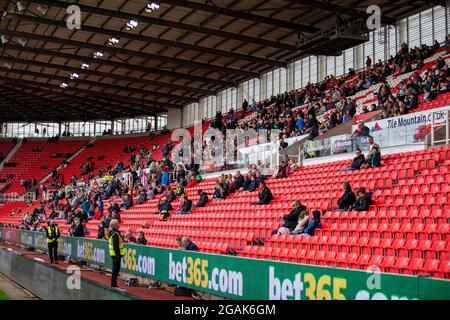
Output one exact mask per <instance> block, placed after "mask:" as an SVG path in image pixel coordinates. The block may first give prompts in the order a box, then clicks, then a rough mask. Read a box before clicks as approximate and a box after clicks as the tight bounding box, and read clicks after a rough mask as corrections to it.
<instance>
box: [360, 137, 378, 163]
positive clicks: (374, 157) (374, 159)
mask: <svg viewBox="0 0 450 320" xmlns="http://www.w3.org/2000/svg"><path fill="white" fill-rule="evenodd" d="M367 142H368V143H369V144H370V147H369V154H368V155H367V160H366V162H365V163H364V164H363V165H362V166H361V169H368V168H378V167H381V152H380V146H379V145H378V144H376V143H375V142H374V141H373V137H372V136H369V137H368V138H367Z"/></svg>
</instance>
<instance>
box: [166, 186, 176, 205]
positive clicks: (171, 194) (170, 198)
mask: <svg viewBox="0 0 450 320" xmlns="http://www.w3.org/2000/svg"><path fill="white" fill-rule="evenodd" d="M167 193H168V194H167V202H169V203H172V201H173V200H175V199H176V198H177V195H176V194H175V192H174V191H173V190H172V188H171V187H170V186H168V187H167Z"/></svg>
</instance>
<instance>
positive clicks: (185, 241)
mask: <svg viewBox="0 0 450 320" xmlns="http://www.w3.org/2000/svg"><path fill="white" fill-rule="evenodd" d="M181 245H182V246H183V248H184V249H185V250H187V251H199V250H198V247H197V246H196V245H195V243H193V242H192V241H191V239H189V238H188V237H183V238H182V239H181Z"/></svg>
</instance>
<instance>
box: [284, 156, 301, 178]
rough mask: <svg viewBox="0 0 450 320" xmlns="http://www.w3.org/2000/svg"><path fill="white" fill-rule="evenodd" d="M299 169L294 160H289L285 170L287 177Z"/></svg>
mask: <svg viewBox="0 0 450 320" xmlns="http://www.w3.org/2000/svg"><path fill="white" fill-rule="evenodd" d="M298 167H299V165H298V163H297V162H296V161H295V159H293V158H291V159H289V164H288V166H287V168H286V172H287V175H288V176H289V175H290V174H291V173H293V172H294V171H295V170H297V168H298Z"/></svg>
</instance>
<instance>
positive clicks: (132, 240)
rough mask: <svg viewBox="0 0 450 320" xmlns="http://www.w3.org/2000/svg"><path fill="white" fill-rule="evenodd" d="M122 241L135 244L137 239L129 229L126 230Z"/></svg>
mask: <svg viewBox="0 0 450 320" xmlns="http://www.w3.org/2000/svg"><path fill="white" fill-rule="evenodd" d="M124 242H126V243H134V244H136V243H137V240H136V238H135V237H134V236H133V234H132V233H131V232H130V231H127V232H125V235H124Z"/></svg>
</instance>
